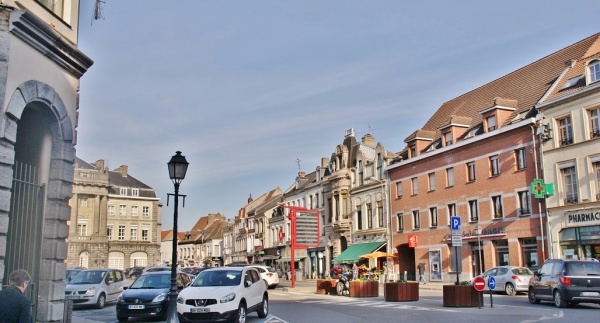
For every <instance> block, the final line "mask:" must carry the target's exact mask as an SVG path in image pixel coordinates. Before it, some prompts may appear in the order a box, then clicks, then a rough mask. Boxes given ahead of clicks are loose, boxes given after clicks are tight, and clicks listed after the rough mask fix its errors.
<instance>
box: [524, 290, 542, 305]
mask: <svg viewBox="0 0 600 323" xmlns="http://www.w3.org/2000/svg"><path fill="white" fill-rule="evenodd" d="M527 298H528V299H529V302H530V303H531V304H539V303H540V300H539V299H538V298H537V296H536V295H535V292H534V291H533V288H529V292H528V293H527Z"/></svg>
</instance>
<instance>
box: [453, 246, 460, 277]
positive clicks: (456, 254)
mask: <svg viewBox="0 0 600 323" xmlns="http://www.w3.org/2000/svg"><path fill="white" fill-rule="evenodd" d="M454 257H455V258H456V286H458V285H460V279H459V278H458V247H454Z"/></svg>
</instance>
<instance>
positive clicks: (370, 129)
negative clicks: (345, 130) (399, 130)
mask: <svg viewBox="0 0 600 323" xmlns="http://www.w3.org/2000/svg"><path fill="white" fill-rule="evenodd" d="M367 129H368V131H367V133H366V134H367V135H370V134H371V133H373V130H379V129H383V128H371V125H370V124H368V123H367ZM360 133H361V134H363V133H364V132H360Z"/></svg>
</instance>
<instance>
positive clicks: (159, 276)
mask: <svg viewBox="0 0 600 323" xmlns="http://www.w3.org/2000/svg"><path fill="white" fill-rule="evenodd" d="M189 283H190V278H189V276H188V275H187V274H185V273H183V272H178V273H177V290H179V291H181V290H182V289H183V288H185V287H186V286H188V285H189ZM170 288H171V272H169V271H155V272H148V273H145V274H143V275H141V276H140V277H138V279H136V280H135V281H134V282H133V284H131V286H129V287H124V289H125V290H124V291H123V293H121V295H119V297H118V298H117V306H116V308H117V319H118V320H119V322H126V321H127V320H128V319H129V318H130V317H136V318H140V317H141V318H150V317H158V318H160V319H162V320H166V319H167V315H168V311H167V309H168V307H169V297H168V294H169V290H170Z"/></svg>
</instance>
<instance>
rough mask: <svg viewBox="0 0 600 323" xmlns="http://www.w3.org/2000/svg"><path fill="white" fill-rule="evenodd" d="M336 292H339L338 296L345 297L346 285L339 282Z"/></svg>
mask: <svg viewBox="0 0 600 323" xmlns="http://www.w3.org/2000/svg"><path fill="white" fill-rule="evenodd" d="M335 291H336V292H337V295H338V296H342V295H344V283H342V282H338V283H337V284H336V285H335Z"/></svg>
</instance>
